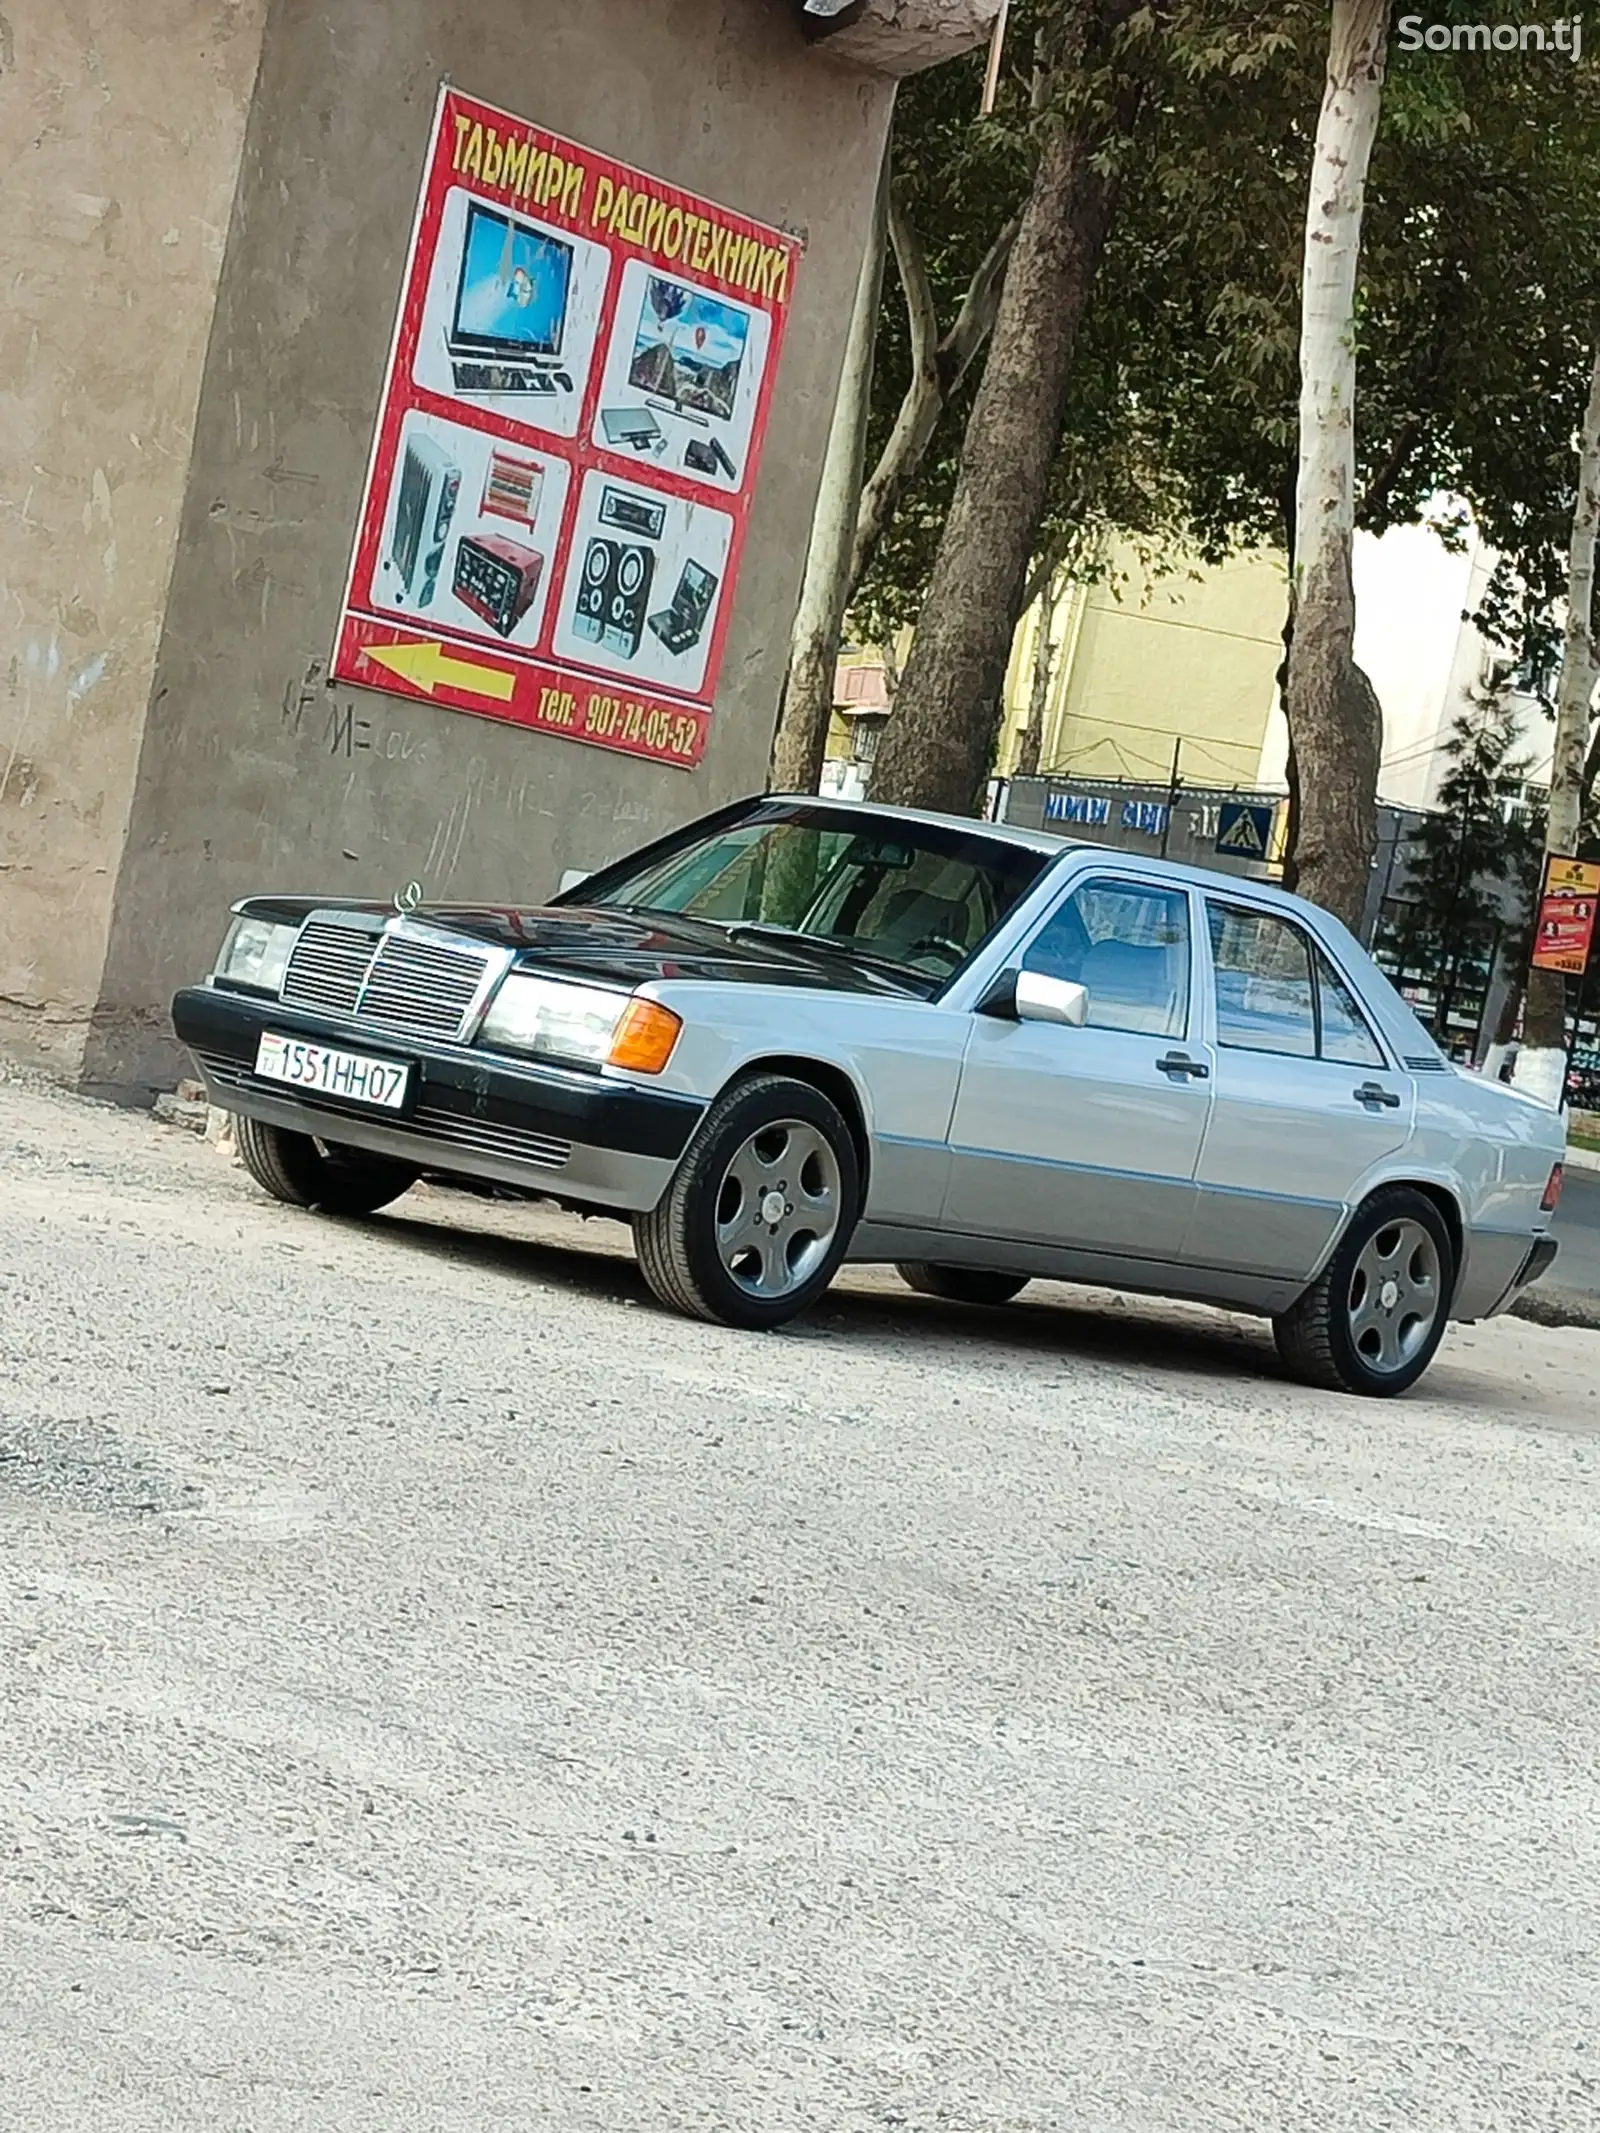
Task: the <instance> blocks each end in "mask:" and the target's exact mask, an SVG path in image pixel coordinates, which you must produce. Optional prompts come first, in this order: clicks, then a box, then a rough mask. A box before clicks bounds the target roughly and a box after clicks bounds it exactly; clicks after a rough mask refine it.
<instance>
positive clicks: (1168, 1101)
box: [943, 876, 1212, 1260]
mask: <svg viewBox="0 0 1600 2133" xmlns="http://www.w3.org/2000/svg"><path fill="white" fill-rule="evenodd" d="M1021 961H1022V967H1023V968H1024V969H1026V970H1037V971H1042V972H1044V973H1045V974H1046V975H1047V976H1049V977H1054V978H1064V979H1067V980H1069V981H1071V982H1073V983H1076V984H1080V985H1082V986H1084V987H1085V989H1086V990H1087V992H1088V995H1089V1020H1088V1023H1087V1025H1086V1026H1085V1027H1084V1028H1081V1029H1068V1028H1064V1027H1061V1026H1058V1025H1055V1024H1051V1023H1041V1022H1010V1021H1000V1020H997V1019H995V1018H992V1017H990V1016H987V1015H974V1017H973V1019H972V1031H971V1035H970V1037H969V1038H968V1041H967V1050H966V1057H965V1059H964V1061H963V1064H962V1069H961V1082H960V1087H959V1090H958V1092H957V1096H956V1106H955V1112H954V1115H953V1118H952V1121H951V1128H950V1141H951V1166H950V1184H949V1192H948V1196H947V1198H946V1201H945V1212H944V1221H943V1227H945V1228H946V1229H949V1230H954V1231H959V1232H960V1233H962V1234H963V1235H967V1236H980V1237H988V1238H996V1239H1005V1240H1009V1241H1016V1242H1025V1243H1030V1244H1045V1245H1052V1246H1056V1247H1058V1248H1060V1249H1064V1250H1078V1251H1084V1252H1100V1253H1115V1254H1117V1255H1119V1256H1125V1257H1133V1258H1137V1259H1150V1260H1172V1259H1176V1258H1177V1257H1178V1254H1179V1251H1180V1248H1181V1246H1182V1243H1183V1237H1184V1233H1185V1231H1186V1229H1187V1228H1188V1225H1189V1219H1190V1215H1191V1212H1192V1210H1193V1206H1194V1199H1195V1190H1196V1188H1195V1183H1194V1176H1195V1167H1196V1164H1197V1161H1198V1159H1199V1154H1200V1145H1201V1140H1202V1137H1203V1135H1204V1133H1205V1126H1206V1118H1207V1114H1208V1112H1209V1110H1210V1104H1211V1069H1212V1057H1211V1051H1210V1048H1209V1046H1207V1045H1204V1044H1200V1043H1197V1042H1195V1041H1194V1038H1193V1036H1192V1034H1191V1026H1192V1018H1195V1017H1196V1013H1197V1010H1196V1007H1195V998H1196V993H1197V990H1198V988H1197V986H1196V983H1195V976H1194V972H1195V957H1194V943H1193V939H1192V929H1191V923H1190V903H1189V897H1188V894H1187V892H1186V891H1184V890H1182V889H1173V888H1170V887H1165V886H1157V885H1155V884H1152V883H1145V882H1140V881H1138V880H1135V879H1131V878H1128V879H1119V878H1117V877H1115V876H1107V877H1104V878H1094V879H1090V880H1088V881H1085V882H1083V883H1082V884H1080V885H1079V886H1078V887H1076V888H1074V889H1073V890H1071V891H1070V893H1069V894H1068V895H1067V896H1066V897H1065V898H1064V899H1063V901H1062V902H1061V903H1060V904H1058V905H1057V907H1056V909H1055V910H1054V911H1053V912H1052V913H1051V914H1050V916H1049V917H1048V918H1047V919H1046V920H1045V922H1044V924H1043V926H1042V927H1041V929H1040V930H1039V932H1038V933H1037V934H1035V936H1034V938H1033V940H1032V942H1031V943H1030V944H1029V946H1028V948H1027V949H1026V951H1025V952H1024V954H1023V956H1022V959H1021Z"/></svg>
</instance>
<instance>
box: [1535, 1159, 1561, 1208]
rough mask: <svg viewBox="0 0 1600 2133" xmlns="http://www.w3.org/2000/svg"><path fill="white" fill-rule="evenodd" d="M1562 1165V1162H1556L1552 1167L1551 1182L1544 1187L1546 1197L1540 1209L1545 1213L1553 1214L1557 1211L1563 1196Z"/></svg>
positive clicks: (1540, 1204)
mask: <svg viewBox="0 0 1600 2133" xmlns="http://www.w3.org/2000/svg"><path fill="white" fill-rule="evenodd" d="M1562 1167H1563V1166H1562V1165H1561V1164H1560V1163H1556V1164H1554V1165H1553V1166H1552V1168H1551V1171H1550V1182H1549V1184H1548V1185H1547V1186H1546V1187H1545V1189H1544V1198H1543V1199H1542V1200H1541V1201H1540V1202H1539V1207H1540V1210H1541V1212H1543V1213H1544V1214H1547V1215H1553V1214H1554V1213H1555V1211H1556V1205H1557V1202H1558V1201H1559V1200H1560V1198H1561V1172H1562Z"/></svg>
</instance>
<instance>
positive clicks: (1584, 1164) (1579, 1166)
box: [1562, 1142, 1600, 1170]
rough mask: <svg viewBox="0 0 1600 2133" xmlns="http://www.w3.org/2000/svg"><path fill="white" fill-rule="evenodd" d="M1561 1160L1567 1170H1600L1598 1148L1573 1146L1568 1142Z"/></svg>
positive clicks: (1599, 1152)
mask: <svg viewBox="0 0 1600 2133" xmlns="http://www.w3.org/2000/svg"><path fill="white" fill-rule="evenodd" d="M1562 1161H1563V1163H1564V1165H1565V1167H1566V1168H1567V1169H1568V1170H1600V1148H1575V1147H1573V1146H1572V1144H1571V1143H1570V1142H1569V1143H1568V1145H1567V1152H1566V1154H1565V1156H1564V1157H1563V1158H1562Z"/></svg>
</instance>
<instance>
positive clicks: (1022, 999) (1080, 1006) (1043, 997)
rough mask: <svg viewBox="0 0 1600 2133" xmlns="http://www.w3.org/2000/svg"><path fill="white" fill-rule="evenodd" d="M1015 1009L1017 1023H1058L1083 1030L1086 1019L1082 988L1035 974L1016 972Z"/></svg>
mask: <svg viewBox="0 0 1600 2133" xmlns="http://www.w3.org/2000/svg"><path fill="white" fill-rule="evenodd" d="M1016 1007H1017V1020H1018V1021H1019V1022H1060V1023H1064V1024H1065V1025H1066V1026H1067V1028H1069V1029H1082V1027H1083V1025H1084V1024H1085V1023H1086V1022H1087V1021H1088V1019H1089V995H1088V993H1087V992H1086V991H1085V989H1084V988H1083V986H1081V985H1073V984H1070V983H1069V982H1068V981H1067V980H1066V979H1065V978H1047V977H1045V976H1044V974H1043V972H1041V971H1037V970H1019V971H1018V972H1017V992H1016Z"/></svg>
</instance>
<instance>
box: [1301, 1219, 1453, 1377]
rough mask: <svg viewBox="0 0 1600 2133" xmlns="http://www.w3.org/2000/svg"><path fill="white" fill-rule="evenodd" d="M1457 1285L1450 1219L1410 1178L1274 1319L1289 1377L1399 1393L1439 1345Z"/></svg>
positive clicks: (1355, 1223) (1356, 1225)
mask: <svg viewBox="0 0 1600 2133" xmlns="http://www.w3.org/2000/svg"><path fill="white" fill-rule="evenodd" d="M1454 1288H1455V1252H1454V1250H1453V1248H1452V1246H1451V1242H1450V1233H1449V1231H1448V1230H1447V1229H1446V1227H1445V1222H1444V1217H1443V1216H1442V1215H1441V1214H1440V1212H1439V1210H1438V1208H1437V1207H1436V1206H1435V1205H1434V1203H1433V1202H1432V1200H1430V1199H1429V1198H1428V1197H1427V1195H1426V1194H1425V1193H1420V1192H1416V1191H1414V1190H1413V1189H1412V1188H1411V1187H1410V1186H1408V1185H1397V1186H1392V1187H1390V1188H1389V1189H1388V1190H1386V1191H1383V1192H1376V1193H1374V1194H1373V1196H1372V1198H1371V1199H1370V1200H1368V1201H1367V1202H1366V1204H1365V1205H1364V1206H1363V1207H1360V1208H1358V1209H1357V1211H1356V1213H1355V1216H1354V1217H1353V1219H1352V1221H1351V1223H1350V1226H1349V1228H1348V1229H1347V1230H1346V1231H1345V1233H1344V1235H1343V1236H1342V1237H1341V1238H1340V1240H1339V1242H1338V1244H1337V1245H1336V1246H1335V1248H1334V1253H1333V1257H1332V1258H1331V1259H1330V1260H1329V1261H1328V1264H1327V1267H1326V1269H1325V1271H1324V1272H1323V1274H1322V1276H1321V1278H1320V1279H1319V1280H1317V1281H1315V1282H1313V1284H1312V1285H1311V1287H1310V1288H1309V1289H1308V1290H1307V1291H1306V1293H1305V1294H1304V1296H1302V1297H1301V1298H1300V1299H1299V1300H1298V1302H1296V1303H1294V1304H1292V1305H1291V1306H1290V1307H1289V1309H1288V1310H1287V1311H1285V1312H1284V1313H1283V1315H1282V1316H1281V1317H1280V1318H1275V1319H1274V1320H1273V1321H1272V1333H1273V1338H1274V1340H1275V1341H1276V1342H1277V1345H1278V1354H1279V1355H1280V1356H1281V1357H1282V1359H1283V1362H1284V1365H1285V1366H1286V1368H1287V1369H1288V1370H1289V1372H1290V1374H1291V1375H1292V1376H1294V1377H1297V1378H1299V1379H1300V1380H1301V1382H1302V1383H1303V1384H1306V1385H1320V1386H1323V1387H1324V1388H1326V1389H1327V1390H1328V1391H1330V1392H1355V1393H1363V1394H1365V1395H1366V1396H1367V1397H1368V1398H1371V1399H1380V1400H1382V1399H1392V1398H1393V1397H1394V1395H1395V1394H1396V1393H1400V1392H1405V1391H1406V1390H1407V1389H1408V1387H1410V1386H1412V1385H1414V1384H1415V1383H1416V1382H1417V1380H1418V1378H1420V1377H1421V1375H1422V1373H1423V1372H1424V1371H1425V1370H1426V1369H1427V1367H1428V1365H1429V1364H1430V1363H1431V1362H1432V1361H1433V1358H1434V1356H1435V1354H1436V1353H1437V1352H1438V1347H1439V1343H1440V1341H1442V1340H1443V1339H1444V1331H1445V1326H1446V1324H1447V1322H1448V1317H1449V1310H1450V1297H1451V1294H1452V1292H1453V1290H1454Z"/></svg>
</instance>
